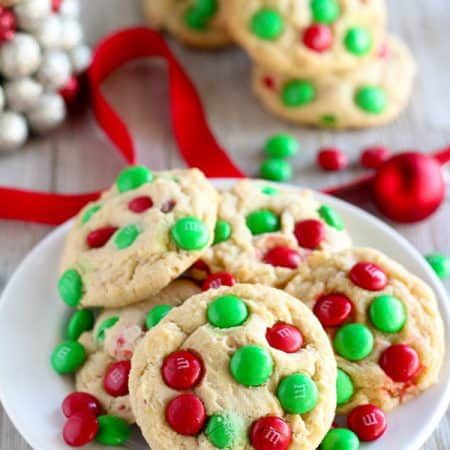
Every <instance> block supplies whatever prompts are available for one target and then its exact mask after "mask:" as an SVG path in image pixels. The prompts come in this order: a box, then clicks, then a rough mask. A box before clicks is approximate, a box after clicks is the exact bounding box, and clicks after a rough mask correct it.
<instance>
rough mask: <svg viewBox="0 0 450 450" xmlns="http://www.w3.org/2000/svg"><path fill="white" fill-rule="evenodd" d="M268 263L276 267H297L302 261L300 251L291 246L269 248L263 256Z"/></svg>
mask: <svg viewBox="0 0 450 450" xmlns="http://www.w3.org/2000/svg"><path fill="white" fill-rule="evenodd" d="M263 261H264V262H265V263H266V264H271V265H272V266H274V267H285V268H287V269H296V268H297V267H298V266H299V265H300V263H301V262H302V257H301V256H300V255H299V253H298V252H297V251H296V250H294V249H292V248H290V247H284V246H280V247H274V248H272V249H271V250H269V251H268V252H267V253H266V254H265V255H264V258H263Z"/></svg>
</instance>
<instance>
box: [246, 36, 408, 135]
mask: <svg viewBox="0 0 450 450" xmlns="http://www.w3.org/2000/svg"><path fill="white" fill-rule="evenodd" d="M415 74H416V65H415V62H414V58H413V56H412V55H411V53H410V51H409V49H408V48H407V47H406V46H405V45H404V44H403V42H401V41H399V40H398V39H395V38H393V37H389V38H388V39H387V41H386V45H385V46H383V47H382V50H381V51H380V52H379V54H378V55H376V56H374V57H373V58H371V59H370V60H368V61H367V62H365V63H364V64H361V65H360V66H359V67H358V68H356V69H354V70H352V71H349V72H342V73H334V74H333V73H329V74H325V75H321V76H317V77H305V76H300V77H298V78H292V77H286V76H284V75H281V74H280V73H278V72H276V71H273V70H270V69H265V68H263V67H262V66H256V67H254V69H253V90H254V91H255V94H256V96H257V97H258V98H259V99H260V101H261V102H262V104H263V105H264V106H265V107H266V108H267V109H268V110H269V111H270V112H272V113H273V114H275V115H276V116H280V117H282V118H284V119H287V120H290V121H292V122H295V123H299V124H302V125H314V126H318V127H325V128H335V129H342V128H363V127H370V126H376V125H382V124H385V123H387V122H390V121H392V120H393V119H394V118H395V117H397V116H398V115H399V114H400V113H401V112H402V111H403V109H404V108H405V107H406V106H407V103H408V101H409V98H410V96H411V92H412V89H413V84H414V77H415Z"/></svg>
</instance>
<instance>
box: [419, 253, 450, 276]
mask: <svg viewBox="0 0 450 450" xmlns="http://www.w3.org/2000/svg"><path fill="white" fill-rule="evenodd" d="M425 259H426V260H427V261H428V264H430V266H431V267H432V269H433V270H434V271H435V272H436V275H437V276H438V277H439V278H440V279H441V280H445V279H446V278H448V277H450V258H448V257H447V256H445V255H443V254H442V253H431V254H430V255H427V256H425Z"/></svg>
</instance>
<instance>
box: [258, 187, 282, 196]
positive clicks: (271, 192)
mask: <svg viewBox="0 0 450 450" xmlns="http://www.w3.org/2000/svg"><path fill="white" fill-rule="evenodd" d="M261 192H262V193H263V194H265V195H269V196H273V195H278V194H279V193H280V190H279V189H277V188H276V187H273V186H264V187H263V188H262V189H261Z"/></svg>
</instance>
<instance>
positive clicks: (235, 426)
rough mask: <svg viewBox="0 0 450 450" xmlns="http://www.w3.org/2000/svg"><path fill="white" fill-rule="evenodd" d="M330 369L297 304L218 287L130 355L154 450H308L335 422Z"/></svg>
mask: <svg viewBox="0 0 450 450" xmlns="http://www.w3.org/2000/svg"><path fill="white" fill-rule="evenodd" d="M335 364H336V362H335V360H334V357H333V352H332V349H331V346H330V344H329V341H328V339H327V336H326V334H325V333H324V331H323V329H322V327H321V326H320V323H319V322H318V321H317V319H316V318H315V317H314V315H313V314H312V313H311V312H310V311H309V310H308V308H306V307H305V306H304V305H303V304H301V303H300V302H298V301H297V300H296V299H294V298H292V297H291V296H289V295H287V294H286V293H285V292H282V291H279V290H276V289H273V288H270V287H267V286H262V285H235V286H234V287H231V288H225V287H222V288H220V289H218V290H209V291H207V292H204V293H202V294H199V295H196V296H194V297H191V298H190V299H189V300H187V301H186V302H185V303H184V304H183V305H182V306H180V307H179V308H176V309H174V310H173V311H171V312H170V313H169V314H168V315H167V316H166V317H165V318H164V319H163V320H162V321H161V322H160V324H159V325H158V327H156V328H154V329H152V330H150V331H149V332H148V333H147V335H146V336H145V338H144V339H143V340H142V341H141V342H140V344H139V345H138V347H137V349H136V351H135V353H134V356H133V359H132V369H131V374H130V397H131V404H132V408H133V411H134V413H135V416H136V420H137V423H138V425H139V426H140V428H141V431H142V432H143V435H144V437H145V439H146V440H147V442H148V444H149V445H150V446H151V447H152V448H161V449H167V448H180V449H181V448H186V449H197V448H201V449H214V448H227V449H233V450H237V449H250V448H255V449H257V450H258V449H266V448H278V449H287V448H288V447H289V448H290V449H292V450H313V449H315V448H317V446H318V445H319V443H320V441H321V440H322V438H323V437H324V435H325V433H326V432H327V431H328V429H329V427H330V425H331V423H332V420H333V417H334V411H335V405H336V397H335V395H336V388H335V382H336V365H335Z"/></svg>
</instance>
